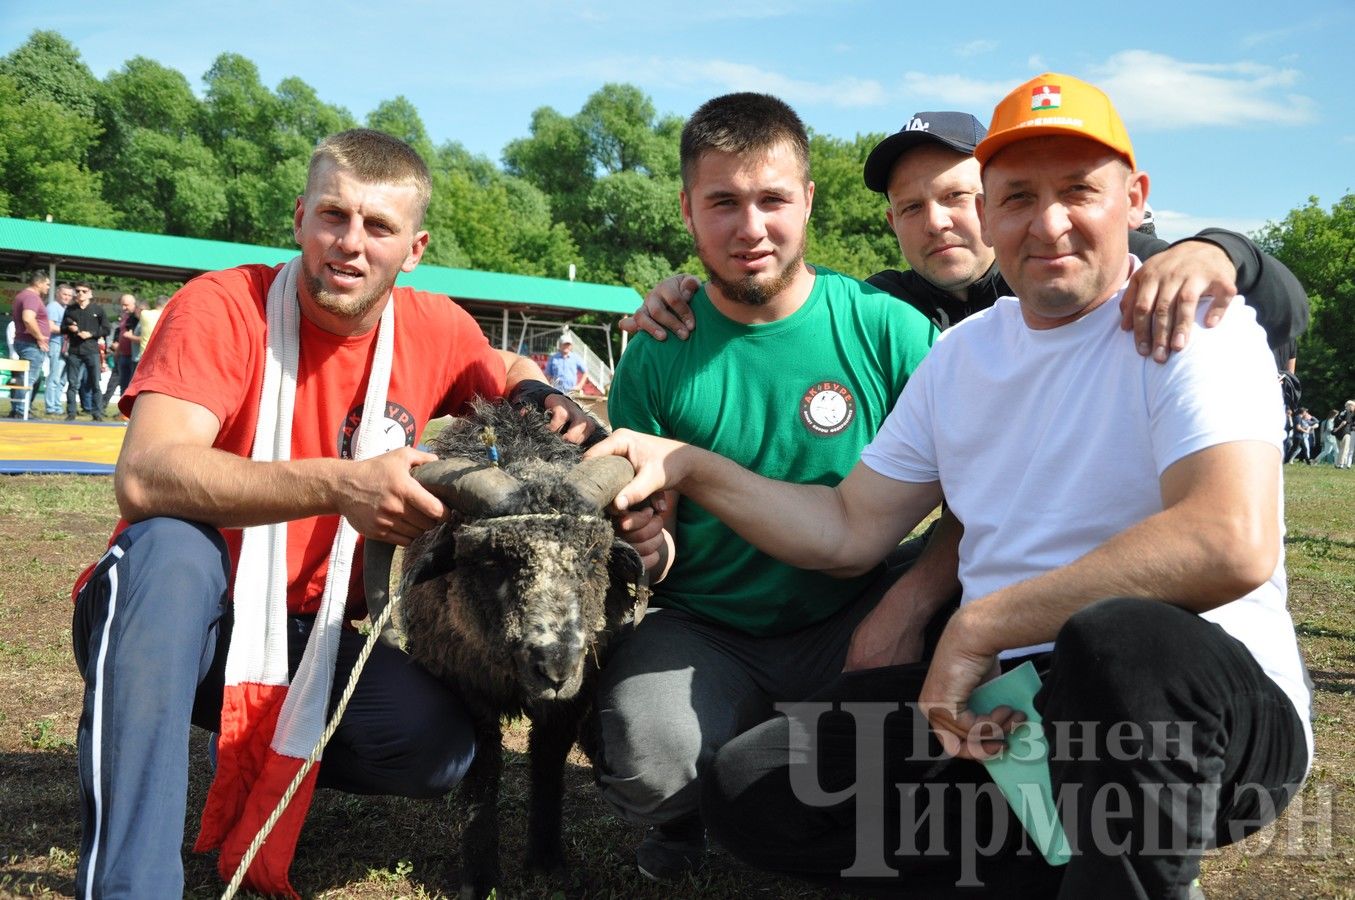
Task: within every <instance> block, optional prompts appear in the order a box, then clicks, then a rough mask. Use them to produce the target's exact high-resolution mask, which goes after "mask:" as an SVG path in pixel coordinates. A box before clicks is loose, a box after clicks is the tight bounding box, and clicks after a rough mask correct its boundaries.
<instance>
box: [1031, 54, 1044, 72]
mask: <svg viewBox="0 0 1355 900" xmlns="http://www.w3.org/2000/svg"><path fill="white" fill-rule="evenodd" d="M1026 65H1027V66H1029V67H1030V69H1031V71H1033V72H1048V71H1049V66H1047V65H1045V62H1044V57H1043V56H1041V55H1040V54H1038V53H1033V54H1031V57H1030V59H1028V60H1026Z"/></svg>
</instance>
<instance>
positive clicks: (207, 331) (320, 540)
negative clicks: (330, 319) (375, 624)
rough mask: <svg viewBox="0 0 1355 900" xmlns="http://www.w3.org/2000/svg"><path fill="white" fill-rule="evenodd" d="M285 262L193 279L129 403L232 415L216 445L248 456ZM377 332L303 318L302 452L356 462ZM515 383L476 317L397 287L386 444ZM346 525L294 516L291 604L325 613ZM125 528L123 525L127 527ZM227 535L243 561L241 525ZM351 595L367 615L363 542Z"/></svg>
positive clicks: (298, 449) (296, 433) (296, 428)
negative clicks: (180, 403) (270, 312)
mask: <svg viewBox="0 0 1355 900" xmlns="http://www.w3.org/2000/svg"><path fill="white" fill-rule="evenodd" d="M279 269H281V266H278V267H277V268H269V267H267V266H241V267H240V268H237V269H228V270H226V271H223V272H211V273H208V274H206V275H202V276H200V277H198V278H195V279H193V280H192V281H190V282H189V283H188V284H186V285H184V287H183V288H182V289H181V290H180V291H179V292H178V293H177V294H175V295H174V298H173V300H172V302H170V304H169V305H168V306H167V307H166V308H165V310H164V315H162V316H161V317H160V321H159V323H158V324H157V325H156V327H155V335H156V337H155V340H154V341H153V342H152V343H151V344H150V345H149V346H148V347H147V348H146V352H145V354H144V355H143V356H142V358H141V363H140V365H139V367H138V368H137V371H136V377H135V378H134V379H133V381H132V384H131V386H130V389H129V390H128V392H127V394H126V395H125V396H124V397H123V398H122V400H121V401H119V403H118V408H119V409H121V410H122V412H123V413H125V414H128V415H130V414H131V411H132V406H133V405H134V404H135V403H136V398H137V396H138V395H139V394H141V393H143V392H153V393H160V394H168V395H170V396H173V397H177V398H179V399H181V400H188V401H190V402H192V403H197V404H199V405H201V406H204V407H206V408H207V409H209V410H211V411H212V412H213V413H214V414H215V415H216V417H217V418H218V419H219V420H220V421H221V431H220V432H219V433H218V434H217V438H216V442H215V443H214V444H213V446H214V447H215V448H217V449H219V450H225V451H227V452H230V453H234V454H236V455H238V456H244V457H248V456H249V454H250V450H251V448H252V447H253V444H254V427H255V423H256V421H257V419H258V412H259V396H260V394H261V393H262V391H263V361H264V348H265V344H266V340H267V332H268V327H267V326H268V317H267V313H266V306H265V302H266V299H267V296H268V288H269V285H271V284H272V283H273V279H274V278H275V277H276V276H277V273H278V270H279ZM376 334H377V329H375V328H373V329H372V330H371V331H369V332H368V333H367V334H364V335H360V336H357V337H342V336H340V335H336V334H330V333H329V332H327V331H323V330H321V329H320V328H317V327H316V326H315V325H313V324H311V323H310V321H309V320H307V319H306V317H305V316H301V325H300V338H301V342H300V343H301V353H300V360H299V362H298V366H297V386H296V406H295V409H296V413H295V415H294V417H293V422H292V458H293V459H315V458H319V457H330V458H343V459H348V458H351V444H352V440H353V436H354V432H356V430H357V426H358V423H359V421H360V419H361V416H362V404H363V399H364V397H365V395H366V391H367V372H368V369H369V367H370V365H371V361H372V357H373V356H374V354H375V350H376ZM503 391H504V365H503V361H502V359H501V358H500V357H499V355H498V354H497V353H496V352H495V351H494V350H493V349H492V348H491V347H490V346H489V342H488V341H487V340H486V339H485V336H484V333H483V332H481V331H480V326H479V325H477V324H476V322H475V320H474V319H472V318H471V316H470V314H469V313H467V312H466V311H465V310H463V309H462V308H461V307H459V306H457V305H456V304H455V303H453V302H452V301H451V300H450V299H449V298H447V297H444V296H442V295H440V294H426V293H422V292H419V291H415V290H413V289H411V288H396V289H395V350H394V359H393V361H392V363H391V378H390V386H389V389H388V390H387V393H386V421H385V422H384V423H381V424H382V426H383V432H382V433H383V434H384V436H385V437H386V439H387V440H386V446H385V448H384V449H386V450H393V449H395V448H397V447H400V446H406V445H409V446H412V445H413V444H414V441H415V440H416V439H417V438H418V436H419V434H420V433H421V432H422V431H423V427H424V425H425V424H426V423H427V422H428V420H429V419H430V418H436V417H438V416H443V415H457V414H460V413H463V412H464V411H465V409H466V405H467V403H468V402H469V401H470V399H471V398H472V397H474V396H476V395H482V396H487V397H497V396H501V395H502V394H503ZM167 462H168V461H167ZM338 522H339V519H338V517H337V516H319V517H312V518H308V519H298V520H294V521H291V522H289V523H288V525H287V608H288V610H289V611H291V612H293V613H297V612H306V613H310V612H315V611H317V610H318V609H319V607H320V600H321V597H322V595H323V594H324V588H325V576H326V574H327V572H328V569H329V550H330V545H331V544H332V543H333V541H334V534H335V531H336V530H337V529H338ZM125 526H126V523H125V522H119V523H118V530H119V531H121V530H122V528H124V527H125ZM222 533H223V534H224V536H225V538H226V542H227V545H228V546H229V548H230V554H231V563H232V567H234V565H235V564H236V562H238V560H239V553H240V531H239V530H238V529H226V530H223V532H222ZM359 547H361V544H359ZM348 596H349V608H350V611H351V612H352V613H353V614H354V615H355V616H356V615H361V614H362V612H361V610H362V606H361V598H362V565H361V552H360V550H359V552H358V554H357V557H356V559H355V560H354V564H353V574H352V579H351V581H350V584H349V594H348Z"/></svg>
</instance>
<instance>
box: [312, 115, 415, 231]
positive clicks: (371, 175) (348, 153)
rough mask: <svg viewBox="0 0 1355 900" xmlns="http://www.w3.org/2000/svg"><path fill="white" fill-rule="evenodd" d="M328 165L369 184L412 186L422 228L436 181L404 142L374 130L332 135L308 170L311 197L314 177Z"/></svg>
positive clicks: (316, 152)
mask: <svg viewBox="0 0 1355 900" xmlns="http://www.w3.org/2000/svg"><path fill="white" fill-rule="evenodd" d="M325 162H331V163H333V164H334V165H336V166H338V167H339V168H341V169H345V170H346V171H349V172H352V173H353V174H354V175H355V176H357V178H358V179H359V180H360V181H362V182H364V183H366V184H401V185H411V186H413V188H414V189H415V191H416V192H417V204H416V207H415V211H416V213H417V215H416V216H415V222H414V227H415V228H418V227H419V226H420V225H422V224H423V214H424V213H425V212H427V211H428V198H429V197H431V196H432V194H433V180H432V178H431V177H430V176H429V174H428V165H427V164H426V163H425V162H424V161H423V157H422V156H420V155H419V154H418V153H416V152H415V151H414V148H413V147H411V146H409V145H408V144H406V143H405V142H404V141H402V140H400V139H399V138H396V137H391V136H390V135H389V134H386V133H385V132H382V131H375V130H373V129H371V128H350V129H349V130H348V131H341V132H339V133H338V134H331V135H330V136H329V137H327V138H325V139H324V140H323V141H321V142H320V143H319V145H318V146H316V148H315V152H314V153H312V154H311V161H310V166H309V167H308V168H307V169H306V191H307V192H308V193H309V192H310V189H311V184H312V182H314V181H315V173H316V172H317V171H318V170H319V168H320V166H321V164H322V163H325Z"/></svg>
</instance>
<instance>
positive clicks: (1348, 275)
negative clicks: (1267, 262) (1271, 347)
mask: <svg viewBox="0 0 1355 900" xmlns="http://www.w3.org/2000/svg"><path fill="white" fill-rule="evenodd" d="M1257 242H1258V243H1259V244H1260V245H1261V247H1262V249H1264V250H1266V251H1268V252H1269V253H1270V254H1271V255H1272V256H1275V257H1276V258H1277V259H1279V260H1280V261H1281V262H1283V263H1284V264H1285V265H1287V266H1288V267H1289V268H1290V270H1291V271H1293V273H1294V274H1295V275H1296V276H1298V279H1299V281H1300V282H1302V284H1303V286H1304V289H1305V290H1306V291H1307V292H1308V301H1309V303H1310V304H1311V307H1312V320H1311V322H1310V324H1309V327H1308V332H1307V333H1306V334H1304V335H1303V337H1301V338H1300V339H1299V355H1298V371H1299V375H1300V376H1301V377H1302V379H1303V399H1304V405H1306V406H1307V407H1308V408H1309V409H1311V410H1313V411H1314V412H1315V413H1317V414H1318V415H1319V416H1321V415H1324V414H1325V413H1326V411H1327V410H1329V409H1338V408H1340V405H1341V404H1342V403H1343V402H1344V401H1346V400H1349V399H1351V398H1355V194H1346V195H1345V196H1344V197H1342V198H1341V199H1340V200H1339V201H1337V202H1336V203H1335V204H1333V205H1332V207H1331V210H1330V211H1327V210H1324V209H1323V208H1322V207H1321V206H1319V205H1318V201H1317V198H1316V197H1309V198H1308V204H1307V205H1306V206H1301V207H1299V208H1297V209H1294V210H1291V211H1290V213H1289V215H1287V216H1285V218H1284V220H1283V221H1281V222H1279V223H1271V224H1269V225H1267V226H1266V227H1265V228H1264V229H1262V230H1261V232H1260V233H1259V235H1258V236H1257Z"/></svg>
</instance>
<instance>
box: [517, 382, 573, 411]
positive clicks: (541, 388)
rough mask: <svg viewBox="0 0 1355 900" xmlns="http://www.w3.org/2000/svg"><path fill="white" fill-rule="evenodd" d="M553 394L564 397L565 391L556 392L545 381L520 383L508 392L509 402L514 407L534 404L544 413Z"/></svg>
mask: <svg viewBox="0 0 1355 900" xmlns="http://www.w3.org/2000/svg"><path fill="white" fill-rule="evenodd" d="M552 394H558V395H559V396H561V397H563V396H564V395H565V392H564V391H560V390H556V389H555V388H553V387H551V386H550V385H548V384H546V383H545V382H544V381H519V382H518V383H517V384H516V385H514V386H513V389H512V390H511V391H509V392H508V402H509V403H512V404H513V405H514V406H523V405H525V404H528V403H530V404H532V406H535V407H536V408H537V409H539V410H541V411H542V412H545V411H546V398H547V397H549V396H551V395H552Z"/></svg>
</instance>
